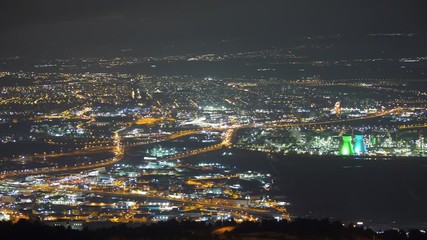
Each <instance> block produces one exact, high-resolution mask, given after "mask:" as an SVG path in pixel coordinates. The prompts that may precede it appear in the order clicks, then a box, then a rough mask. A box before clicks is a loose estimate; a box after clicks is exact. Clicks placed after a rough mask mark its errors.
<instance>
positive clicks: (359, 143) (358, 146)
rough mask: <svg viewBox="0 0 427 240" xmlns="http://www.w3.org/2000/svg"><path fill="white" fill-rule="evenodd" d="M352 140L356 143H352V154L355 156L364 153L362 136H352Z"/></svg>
mask: <svg viewBox="0 0 427 240" xmlns="http://www.w3.org/2000/svg"><path fill="white" fill-rule="evenodd" d="M354 138H355V139H356V142H355V143H354V153H355V154H357V155H359V154H364V153H366V145H365V142H364V141H363V135H361V134H356V135H354Z"/></svg>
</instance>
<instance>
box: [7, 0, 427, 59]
mask: <svg viewBox="0 0 427 240" xmlns="http://www.w3.org/2000/svg"><path fill="white" fill-rule="evenodd" d="M425 2H427V1H425V0H401V1H395V0H281V1H279V0H278V1H269V0H259V1H252V0H241V1H239V0H224V1H222V0H217V1H209V0H174V1H165V0H155V1H144V0H139V1H130V0H73V1H68V0H37V1H36V0H26V1H25V0H2V1H1V2H0V9H1V14H0V25H1V28H0V33H1V36H0V37H1V38H0V55H1V56H7V55H32V54H35V55H37V54H46V53H53V52H57V53H58V52H59V53H61V52H63V51H75V52H78V53H82V54H84V53H87V54H90V53H91V52H96V51H99V50H102V49H104V50H105V49H110V50H111V49H115V50H117V49H123V48H137V49H145V50H146V51H147V52H150V51H153V52H155V51H156V50H159V49H161V48H162V46H167V45H171V44H177V45H179V44H182V43H201V42H204V41H218V40H222V39H239V40H241V41H246V40H247V41H260V42H262V41H269V40H275V41H280V40H282V39H286V38H290V37H295V36H300V35H306V34H333V33H344V34H361V33H376V32H381V33H389V32H418V33H419V32H426V31H427V14H426V12H427V9H426V3H425Z"/></svg>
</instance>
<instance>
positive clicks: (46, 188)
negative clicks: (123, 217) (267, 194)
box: [32, 186, 279, 214]
mask: <svg viewBox="0 0 427 240" xmlns="http://www.w3.org/2000/svg"><path fill="white" fill-rule="evenodd" d="M32 187H33V189H34V190H35V191H36V190H38V191H40V190H41V191H57V190H67V191H78V192H84V193H94V194H103V195H109V196H117V197H136V198H138V199H140V198H154V199H162V200H168V201H172V202H179V203H187V204H194V205H201V206H204V207H208V208H214V209H224V210H232V211H245V212H248V213H252V214H267V213H278V212H279V210H277V209H269V210H268V209H259V208H252V207H244V206H230V205H224V204H220V203H218V202H214V201H215V199H213V200H211V199H209V200H201V199H197V200H195V199H186V198H173V197H165V196H159V195H157V194H155V193H151V194H145V195H143V194H139V193H130V192H111V191H101V190H96V189H92V190H86V189H76V188H60V187H54V186H32Z"/></svg>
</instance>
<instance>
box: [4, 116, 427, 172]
mask: <svg viewBox="0 0 427 240" xmlns="http://www.w3.org/2000/svg"><path fill="white" fill-rule="evenodd" d="M400 111H402V109H401V108H395V109H391V110H388V111H382V112H379V113H376V114H372V115H369V116H364V117H357V118H347V119H336V120H330V121H322V122H305V123H303V122H300V123H285V124H278V123H274V124H265V125H258V126H254V125H239V126H232V127H226V128H203V129H195V130H194V129H193V130H185V131H179V132H175V133H172V134H170V135H168V136H164V137H162V138H160V139H157V140H154V141H152V142H142V143H137V144H134V145H145V144H150V143H155V142H161V141H170V140H173V139H176V138H180V137H184V136H188V135H192V134H196V133H199V132H201V131H203V130H210V131H224V132H225V133H224V134H223V139H222V142H221V143H218V144H215V145H212V146H209V147H204V148H200V149H194V150H191V151H188V152H184V153H180V154H176V155H173V156H170V157H167V158H165V159H162V160H176V159H180V158H186V157H190V156H195V155H199V154H203V153H206V152H210V151H214V150H218V149H221V148H223V147H231V145H232V140H233V136H234V134H235V133H236V131H237V130H238V129H242V128H283V127H293V126H312V125H324V124H333V123H342V122H348V121H357V120H366V119H373V118H377V117H382V116H386V115H390V114H394V113H396V112H400ZM423 127H424V126H423ZM114 139H115V140H114V142H115V146H107V147H94V148H90V149H86V150H81V151H77V152H76V151H75V152H72V153H59V154H49V155H48V156H50V157H61V156H72V155H74V154H78V155H82V154H85V153H94V152H95V153H96V152H102V151H106V150H112V151H113V152H114V153H115V157H113V158H109V159H105V160H101V161H96V162H94V163H82V164H80V165H75V166H64V167H49V168H42V169H37V168H36V169H27V170H20V171H18V170H14V171H10V172H6V171H4V172H2V173H1V174H0V178H6V177H16V176H26V175H33V174H49V173H56V172H65V171H76V170H87V169H91V168H98V167H103V166H107V165H110V164H114V163H116V162H119V161H120V160H122V158H123V155H124V146H122V143H121V137H120V136H119V134H118V133H117V132H116V133H115V136H114Z"/></svg>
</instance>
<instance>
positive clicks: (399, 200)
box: [186, 150, 427, 228]
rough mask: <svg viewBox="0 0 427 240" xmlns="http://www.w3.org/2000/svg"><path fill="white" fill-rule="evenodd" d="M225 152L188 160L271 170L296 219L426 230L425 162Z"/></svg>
mask: <svg viewBox="0 0 427 240" xmlns="http://www.w3.org/2000/svg"><path fill="white" fill-rule="evenodd" d="M222 152H223V150H220V151H217V152H212V153H208V154H205V155H200V156H196V157H192V158H188V159H186V161H192V162H207V161H210V162H221V163H224V164H229V165H235V166H236V167H237V168H242V169H252V170H258V171H269V172H271V173H273V174H274V175H275V177H276V180H277V185H278V186H279V188H280V190H281V192H283V194H284V195H286V196H287V198H288V201H289V202H291V204H292V205H291V206H290V207H289V212H290V214H291V215H292V216H294V217H311V218H325V217H328V218H331V219H335V220H342V221H344V222H356V221H363V222H364V223H365V225H367V226H370V227H374V228H382V227H386V228H390V227H401V228H411V227H418V228H425V227H427V159H421V158H418V159H417V158H413V159H389V160H361V159H343V158H328V157H304V156H293V157H285V156H280V157H276V158H268V157H267V156H266V155H265V154H263V153H254V152H247V151H241V150H233V151H232V152H233V156H222V155H221V153H222Z"/></svg>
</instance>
